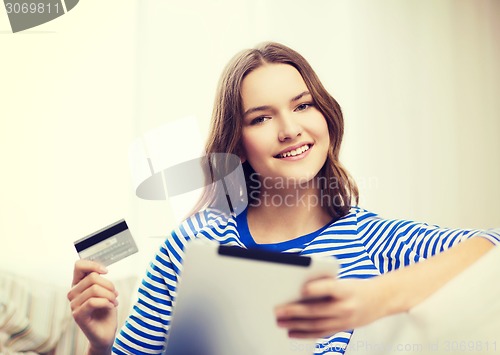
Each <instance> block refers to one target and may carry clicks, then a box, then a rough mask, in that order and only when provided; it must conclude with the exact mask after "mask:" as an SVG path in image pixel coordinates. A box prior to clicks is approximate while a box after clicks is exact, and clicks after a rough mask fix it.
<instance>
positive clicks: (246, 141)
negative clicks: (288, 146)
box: [241, 133, 263, 160]
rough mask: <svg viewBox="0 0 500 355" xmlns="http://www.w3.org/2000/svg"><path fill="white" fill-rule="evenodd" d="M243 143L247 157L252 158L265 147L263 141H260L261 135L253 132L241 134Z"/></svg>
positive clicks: (245, 156)
mask: <svg viewBox="0 0 500 355" xmlns="http://www.w3.org/2000/svg"><path fill="white" fill-rule="evenodd" d="M241 145H242V148H243V154H244V158H245V159H250V160H251V159H252V158H253V157H254V156H255V155H258V154H259V153H260V150H261V149H262V147H263V144H262V141H260V142H259V137H258V135H256V134H252V133H243V135H242V136H241Z"/></svg>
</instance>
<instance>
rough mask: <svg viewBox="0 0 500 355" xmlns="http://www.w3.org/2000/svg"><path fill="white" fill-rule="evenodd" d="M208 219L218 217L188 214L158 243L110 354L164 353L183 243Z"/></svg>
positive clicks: (195, 236) (191, 237)
mask: <svg viewBox="0 0 500 355" xmlns="http://www.w3.org/2000/svg"><path fill="white" fill-rule="evenodd" d="M210 218H212V219H217V218H221V217H220V216H219V215H218V214H216V213H214V212H213V211H203V212H199V213H197V214H195V215H193V216H191V217H189V218H188V219H187V220H185V221H184V222H183V223H182V224H181V225H180V226H179V227H178V228H176V229H175V230H174V231H172V233H171V234H170V235H169V236H168V238H167V239H166V241H165V242H164V243H163V244H162V245H161V246H160V248H159V250H158V251H157V253H156V255H155V257H154V258H153V260H152V261H151V263H150V265H149V267H148V268H147V270H146V275H145V276H144V278H143V280H142V282H141V285H140V286H139V290H138V299H137V301H136V303H135V305H134V307H133V308H132V311H131V313H130V315H129V316H128V318H127V320H126V322H125V324H124V325H123V327H122V328H121V330H120V332H119V333H118V335H117V337H116V339H115V343H114V345H113V354H118V355H132V354H133V355H142V354H148V355H151V354H161V353H162V352H163V350H164V347H165V344H166V340H167V336H168V330H169V327H170V321H171V317H172V311H173V307H174V305H175V298H176V290H177V284H178V282H179V280H180V274H181V270H182V260H183V258H184V246H185V245H186V243H187V242H188V241H189V240H191V239H194V238H197V235H198V233H201V231H202V230H203V229H204V227H205V226H206V225H207V224H208V221H209V220H210Z"/></svg>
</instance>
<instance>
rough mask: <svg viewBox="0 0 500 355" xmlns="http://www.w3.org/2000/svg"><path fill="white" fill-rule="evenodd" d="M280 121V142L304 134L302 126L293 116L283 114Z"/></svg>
mask: <svg viewBox="0 0 500 355" xmlns="http://www.w3.org/2000/svg"><path fill="white" fill-rule="evenodd" d="M279 121H280V126H279V132H278V139H279V141H280V142H284V141H286V140H293V139H294V138H295V137H298V136H300V135H302V130H303V129H302V126H301V125H300V124H299V123H298V122H296V121H295V119H294V118H293V117H290V116H282V117H281V119H280V120H279Z"/></svg>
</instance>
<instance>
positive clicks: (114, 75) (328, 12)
mask: <svg viewBox="0 0 500 355" xmlns="http://www.w3.org/2000/svg"><path fill="white" fill-rule="evenodd" d="M268 40H272V41H279V42H282V43H284V44H286V45H288V46H291V47H292V48H294V49H296V50H297V51H299V52H300V53H301V54H302V55H304V56H305V57H306V58H307V59H308V60H309V62H310V63H311V64H312V66H313V68H315V70H316V72H317V73H318V75H319V77H320V78H321V79H322V81H323V83H324V85H325V86H326V87H327V89H328V90H329V91H330V93H331V94H332V95H333V96H334V97H335V98H336V99H337V100H338V101H339V103H340V105H341V106H342V108H343V112H344V116H345V122H346V135H345V140H344V144H343V150H342V160H343V163H344V165H345V166H346V167H347V169H348V170H349V171H350V172H351V173H352V175H353V176H354V178H355V179H356V181H357V182H358V185H359V188H360V192H361V197H360V205H361V206H362V207H364V208H367V209H370V210H372V211H374V212H377V213H379V214H380V215H382V216H384V217H388V218H405V219H412V220H419V221H425V222H428V223H432V224H438V225H441V226H447V227H460V228H490V227H499V226H500V208H499V201H500V186H499V182H500V139H499V137H500V100H499V99H498V98H499V97H500V66H499V64H498V63H500V1H496V0H441V1H434V0H406V1H399V0H356V1H349V0H324V1H321V0H313V1H309V2H305V1H297V0H286V1H285V0H275V1H264V0H247V1H235V0H208V1H206V0H187V1H183V2H181V1H171V0H141V1H139V0H135V1H133V0H106V1H102V0H82V1H80V2H79V3H78V5H77V6H76V7H75V8H74V9H73V10H72V11H70V12H68V13H67V14H66V15H64V16H61V17H60V18H58V19H56V20H54V21H51V22H48V23H46V24H44V25H41V26H39V27H35V28H33V29H30V30H27V31H23V32H19V33H16V34H12V32H11V29H10V25H9V22H8V18H7V15H6V12H5V11H3V10H0V48H1V55H0V159H1V163H2V169H1V171H2V172H1V175H0V181H1V184H0V240H1V244H0V268H7V269H9V270H11V271H16V272H18V273H21V274H27V275H31V276H36V277H40V278H43V279H44V280H48V281H50V282H54V283H58V284H61V285H69V283H70V281H71V276H72V267H73V263H74V261H75V260H76V259H77V257H78V256H77V254H76V251H75V250H74V248H73V241H75V240H77V239H80V238H82V237H83V236H85V235H88V234H90V233H92V232H94V231H96V230H98V229H100V228H102V227H103V226H105V225H108V224H110V223H112V222H114V221H116V220H118V219H120V218H125V219H126V220H127V222H128V224H129V227H130V230H131V231H132V234H133V235H134V236H135V239H136V241H137V243H138V244H139V248H140V253H139V254H136V255H134V256H132V257H130V258H128V259H126V260H123V261H121V262H120V263H117V264H115V265H113V266H111V267H110V269H111V271H112V272H113V274H114V275H115V276H117V275H122V274H126V275H128V274H139V275H142V274H143V272H144V270H145V267H146V265H147V263H148V261H149V259H150V258H151V256H152V255H153V253H154V251H155V250H156V248H157V246H158V245H159V244H160V243H161V241H162V239H161V238H163V237H164V236H165V235H166V234H167V233H168V232H169V231H170V230H171V229H172V228H174V227H175V225H176V223H177V219H176V217H175V213H174V211H175V210H176V208H177V207H176V206H177V203H174V202H173V201H150V200H142V199H140V198H138V197H137V196H136V194H135V186H134V183H133V182H132V179H131V173H130V167H129V161H128V151H129V147H130V145H131V144H132V142H133V141H134V140H136V139H137V138H138V137H143V136H144V135H145V134H146V133H147V132H150V131H151V130H155V129H156V128H158V127H160V126H162V125H163V124H165V123H166V122H169V121H170V120H173V119H176V118H179V117H184V116H187V115H194V116H196V117H197V120H198V127H199V128H195V127H193V131H191V132H190V130H186V131H183V132H175V134H171V135H170V136H169V138H168V139H169V140H170V141H171V142H170V143H172V144H173V145H174V146H176V147H177V152H179V151H181V150H182V151H189V150H191V151H192V154H196V152H198V151H199V150H198V147H199V146H200V143H202V142H199V139H195V138H193V137H196V134H194V133H193V132H194V130H195V129H199V131H200V132H201V133H200V134H201V136H202V139H204V137H205V135H206V131H207V127H208V123H209V118H210V115H211V110H212V104H213V99H214V92H215V88H216V85H217V81H218V77H219V75H220V73H221V71H222V68H223V67H224V65H225V64H226V63H227V61H228V60H229V59H230V58H231V57H232V56H233V55H234V54H235V53H236V52H238V51H240V50H242V49H244V48H248V47H252V46H254V45H256V44H257V43H260V42H263V41H268ZM165 154H172V155H174V154H176V151H175V150H169V151H165ZM170 202H172V203H170Z"/></svg>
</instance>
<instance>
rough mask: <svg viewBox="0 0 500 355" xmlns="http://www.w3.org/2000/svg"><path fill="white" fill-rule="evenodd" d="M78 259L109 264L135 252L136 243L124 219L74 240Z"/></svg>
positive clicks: (136, 250)
mask: <svg viewBox="0 0 500 355" xmlns="http://www.w3.org/2000/svg"><path fill="white" fill-rule="evenodd" d="M74 244H75V249H76V251H77V252H78V255H79V256H80V259H86V260H92V261H97V262H99V263H101V264H103V265H105V266H108V265H111V264H113V263H115V262H117V261H119V260H121V259H123V258H126V257H127V256H129V255H131V254H134V253H137V252H138V249H137V245H136V244H135V241H134V238H133V237H132V234H131V233H130V230H129V229H128V226H127V222H125V220H124V219H121V220H119V221H118V222H115V223H113V224H110V225H109V226H107V227H104V228H102V229H100V230H98V231H97V232H94V233H92V234H90V235H88V236H86V237H84V238H82V239H79V240H77V241H75V242H74Z"/></svg>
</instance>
